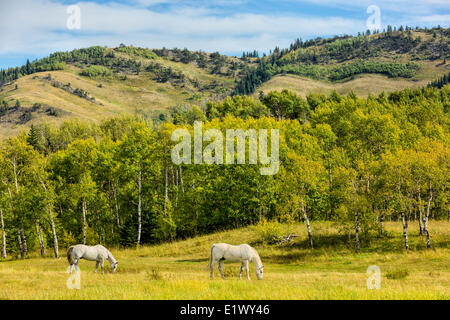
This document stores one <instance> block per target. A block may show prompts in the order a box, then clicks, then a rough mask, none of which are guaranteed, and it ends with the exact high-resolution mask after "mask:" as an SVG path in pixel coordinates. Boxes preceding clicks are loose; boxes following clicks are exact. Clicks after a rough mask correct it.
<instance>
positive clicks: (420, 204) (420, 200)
mask: <svg viewBox="0 0 450 320" xmlns="http://www.w3.org/2000/svg"><path fill="white" fill-rule="evenodd" d="M422 222H423V206H422V199H421V198H420V192H419V235H423V227H422Z"/></svg>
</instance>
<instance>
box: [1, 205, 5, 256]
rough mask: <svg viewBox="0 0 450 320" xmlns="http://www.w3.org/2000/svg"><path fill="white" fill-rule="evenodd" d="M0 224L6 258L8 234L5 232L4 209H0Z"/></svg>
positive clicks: (3, 253) (3, 252)
mask: <svg viewBox="0 0 450 320" xmlns="http://www.w3.org/2000/svg"><path fill="white" fill-rule="evenodd" d="M0 225H1V228H2V253H1V254H2V258H3V259H6V234H5V222H4V221H3V209H0Z"/></svg>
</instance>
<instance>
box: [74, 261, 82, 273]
mask: <svg viewBox="0 0 450 320" xmlns="http://www.w3.org/2000/svg"><path fill="white" fill-rule="evenodd" d="M73 263H74V265H75V272H78V271H80V269H79V268H78V259H75V260H74V261H73Z"/></svg>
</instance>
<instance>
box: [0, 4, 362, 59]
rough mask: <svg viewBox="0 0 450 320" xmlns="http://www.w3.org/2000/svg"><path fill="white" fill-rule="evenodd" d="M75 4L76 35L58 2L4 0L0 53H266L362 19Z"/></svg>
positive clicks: (350, 27) (358, 25) (344, 29)
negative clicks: (93, 49) (118, 48)
mask: <svg viewBox="0 0 450 320" xmlns="http://www.w3.org/2000/svg"><path fill="white" fill-rule="evenodd" d="M140 1H141V2H142V1H145V2H147V3H155V2H157V1H159V2H160V1H161V0H140ZM163 1H164V0H163ZM216 1H217V0H216ZM219 1H220V0H219ZM238 1H240V0H238ZM78 5H79V6H80V8H81V30H79V31H78V30H68V29H67V28H66V20H67V18H68V14H67V13H66V6H63V5H62V4H58V3H55V2H51V1H49V0H38V1H31V0H23V1H21V3H17V2H12V1H11V2H9V3H8V4H7V6H6V8H5V9H6V11H3V12H8V14H1V16H0V28H1V29H2V30H4V32H3V31H2V33H1V35H0V41H1V43H2V47H1V48H0V54H1V53H8V52H37V51H42V52H47V51H48V50H49V49H52V50H53V49H54V50H69V49H72V48H74V47H82V46H88V45H96V44H99V45H117V44H118V43H121V42H124V43H127V44H136V45H141V46H145V47H153V48H156V47H162V46H166V47H175V46H176V47H188V48H190V49H202V50H206V51H216V50H219V51H222V52H223V51H226V52H231V51H241V50H253V49H258V50H266V51H267V50H269V49H271V48H273V47H274V46H276V45H283V46H286V45H288V44H289V43H290V41H292V40H293V39H294V38H295V37H297V36H299V35H311V36H312V35H320V34H341V33H353V32H354V31H355V30H362V29H363V28H364V21H358V20H352V19H343V18H339V17H335V18H317V17H299V16H293V15H289V16H270V15H261V14H245V13H242V14H233V15H230V16H222V15H214V14H211V12H210V11H209V10H208V8H196V9H194V8H189V7H186V6H184V7H180V8H176V9H174V10H171V11H168V12H164V13H161V12H155V11H152V10H150V9H148V10H147V9H142V8H136V7H134V6H131V5H124V4H118V3H106V4H98V3H92V2H80V3H79V4H78Z"/></svg>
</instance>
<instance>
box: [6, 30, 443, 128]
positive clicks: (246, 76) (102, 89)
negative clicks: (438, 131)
mask: <svg viewBox="0 0 450 320" xmlns="http://www.w3.org/2000/svg"><path fill="white" fill-rule="evenodd" d="M449 32H450V31H449V29H448V28H440V27H436V28H432V29H419V28H414V29H412V28H410V27H400V28H399V29H398V30H397V29H395V28H392V27H390V26H388V28H387V30H384V31H383V32H377V33H374V34H370V32H368V33H363V34H359V35H357V36H336V37H333V38H326V39H323V38H316V39H312V40H307V41H302V40H301V39H297V40H296V41H295V42H294V43H292V44H291V46H290V47H289V48H286V49H280V48H275V49H274V50H273V51H271V52H270V53H269V54H268V55H266V54H262V55H260V54H259V53H258V52H257V51H253V52H245V53H243V55H242V56H241V57H239V58H238V57H229V56H225V55H221V54H219V53H217V52H216V53H205V52H200V51H199V52H192V51H189V50H188V49H176V48H175V49H166V48H163V49H145V48H138V47H134V46H126V45H120V46H119V47H117V48H105V47H99V46H96V47H90V48H82V49H75V50H72V51H70V52H56V53H53V54H51V55H50V56H49V57H46V58H43V59H39V60H36V61H31V62H30V61H27V63H26V64H25V65H23V66H22V67H18V68H9V69H7V70H1V71H0V100H1V101H2V104H1V110H0V121H1V126H0V135H1V136H4V137H8V136H11V135H14V134H17V133H19V132H20V130H21V129H22V128H26V129H28V128H29V127H30V126H31V125H32V124H38V123H39V122H42V121H47V122H49V123H55V124H60V123H62V122H63V121H64V120H66V119H71V118H78V119H81V120H88V121H91V122H95V123H97V124H98V123H100V121H101V120H103V119H106V118H108V117H111V116H115V115H120V114H131V115H140V116H142V117H144V118H151V119H153V120H157V121H158V120H162V121H164V120H165V119H170V118H171V116H172V114H173V113H174V112H182V111H187V110H190V109H191V108H192V107H193V106H198V107H199V108H200V109H204V108H205V107H206V104H207V102H208V101H218V100H222V99H224V98H225V97H227V96H233V95H240V94H251V95H254V96H255V97H256V96H258V95H259V94H260V92H262V93H263V94H267V93H268V92H270V91H273V90H275V89H276V90H282V89H285V88H289V89H290V90H291V91H293V92H295V93H296V94H299V95H301V96H303V97H305V96H306V95H307V94H308V93H310V92H315V93H325V94H329V93H330V92H331V91H333V90H336V91H338V93H340V94H344V95H345V94H347V93H349V92H350V91H354V92H355V93H357V94H358V95H360V96H362V97H366V96H368V95H369V94H370V93H373V94H379V93H381V92H382V91H394V90H401V89H403V88H406V87H409V88H418V87H423V86H426V85H428V84H429V83H431V82H432V81H434V80H436V79H437V78H439V77H442V76H443V75H444V74H447V73H448V72H449V68H450V67H449V65H448V63H447V59H448V56H449V50H450V49H449Z"/></svg>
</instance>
